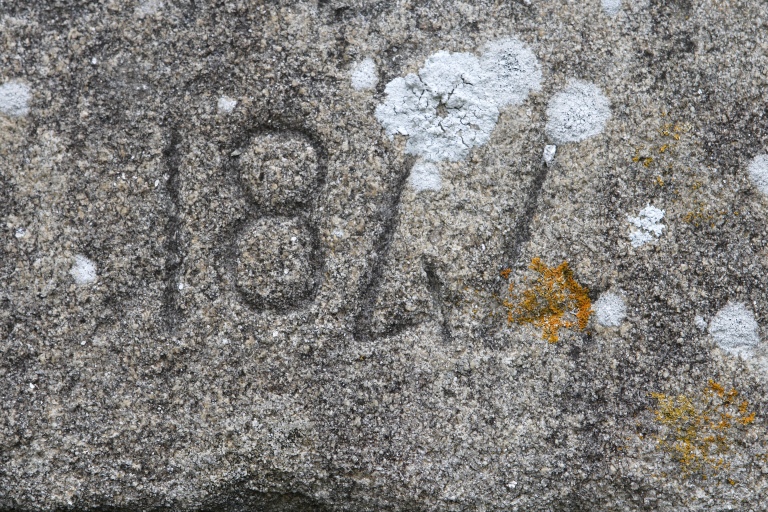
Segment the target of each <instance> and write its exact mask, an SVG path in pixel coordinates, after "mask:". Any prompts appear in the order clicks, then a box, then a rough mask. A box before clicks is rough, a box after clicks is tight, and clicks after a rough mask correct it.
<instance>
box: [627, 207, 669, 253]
mask: <svg viewBox="0 0 768 512" xmlns="http://www.w3.org/2000/svg"><path fill="white" fill-rule="evenodd" d="M663 218H664V210H660V209H658V208H656V207H655V206H651V205H648V206H646V207H645V208H643V209H642V210H640V214H639V215H638V216H637V217H629V216H628V217H627V220H628V221H629V222H630V224H632V225H634V226H635V227H637V228H639V229H636V230H634V231H632V232H631V233H630V234H629V240H630V242H631V243H632V247H640V246H642V245H644V244H645V243H647V242H650V241H651V240H653V239H654V238H658V237H660V236H661V233H662V231H663V230H664V228H665V227H666V226H664V224H661V219H663Z"/></svg>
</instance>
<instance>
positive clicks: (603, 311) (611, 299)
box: [593, 292, 627, 327]
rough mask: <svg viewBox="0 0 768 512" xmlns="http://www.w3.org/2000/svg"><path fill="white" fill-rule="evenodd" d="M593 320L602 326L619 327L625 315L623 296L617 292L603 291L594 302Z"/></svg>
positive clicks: (625, 307)
mask: <svg viewBox="0 0 768 512" xmlns="http://www.w3.org/2000/svg"><path fill="white" fill-rule="evenodd" d="M593 309H594V311H595V320H596V321H597V323H598V324H600V325H602V326H603V327H619V326H620V325H621V322H623V321H624V319H625V318H626V317H627V305H626V303H625V302H624V297H622V296H621V295H619V294H618V293H613V292H605V293H604V294H602V295H600V298H598V299H597V301H596V302H595V304H594V306H593Z"/></svg>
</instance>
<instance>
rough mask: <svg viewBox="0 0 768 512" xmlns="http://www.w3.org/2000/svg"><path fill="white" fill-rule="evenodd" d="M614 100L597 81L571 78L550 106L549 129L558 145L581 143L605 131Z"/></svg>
mask: <svg viewBox="0 0 768 512" xmlns="http://www.w3.org/2000/svg"><path fill="white" fill-rule="evenodd" d="M610 117H611V103H610V102H609V101H608V98H606V97H605V95H604V94H603V92H602V91H601V90H600V88H599V87H597V86H596V85H595V84H592V83H589V82H584V81H581V80H571V81H570V82H568V86H567V87H566V88H565V90H563V91H561V92H559V93H557V94H555V95H554V96H553V97H552V99H551V100H550V101H549V105H548V106H547V125H546V127H545V131H546V133H547V137H549V138H550V139H551V140H552V141H553V142H554V143H555V144H565V143H566V142H581V141H583V140H585V139H588V138H590V137H594V136H595V135H598V134H600V133H602V131H603V130H604V129H605V123H606V122H607V121H608V119H609V118H610Z"/></svg>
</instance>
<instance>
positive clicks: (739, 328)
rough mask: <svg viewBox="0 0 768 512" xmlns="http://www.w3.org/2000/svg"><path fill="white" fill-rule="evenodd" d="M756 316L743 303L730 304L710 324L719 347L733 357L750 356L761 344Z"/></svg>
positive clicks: (710, 329) (711, 331) (712, 334)
mask: <svg viewBox="0 0 768 512" xmlns="http://www.w3.org/2000/svg"><path fill="white" fill-rule="evenodd" d="M757 328H758V326H757V321H755V315H754V314H753V313H752V311H750V310H749V309H747V307H746V306H745V305H744V304H742V303H741V302H730V301H729V302H728V304H726V305H725V307H723V309H721V310H720V311H718V312H717V314H716V315H715V317H714V318H713V319H712V321H711V322H710V323H709V334H710V335H711V336H712V338H713V339H714V340H715V342H716V343H717V345H718V346H719V347H720V348H721V349H723V350H724V351H726V352H728V353H729V354H733V355H739V354H742V355H749V353H750V352H751V351H752V349H754V348H756V347H757V345H758V343H759V342H760V336H759V335H758V333H757Z"/></svg>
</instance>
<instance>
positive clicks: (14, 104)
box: [0, 80, 32, 117]
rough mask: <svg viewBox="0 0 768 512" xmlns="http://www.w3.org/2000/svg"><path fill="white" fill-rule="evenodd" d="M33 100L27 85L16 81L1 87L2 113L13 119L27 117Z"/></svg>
mask: <svg viewBox="0 0 768 512" xmlns="http://www.w3.org/2000/svg"><path fill="white" fill-rule="evenodd" d="M31 98H32V95H31V94H30V92H29V86H28V85H27V84H24V83H22V82H18V81H16V80H11V81H10V82H6V83H4V84H3V85H0V112H2V113H3V114H6V115H8V116H11V117H20V116H24V115H27V114H28V113H29V100H30V99H31Z"/></svg>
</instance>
